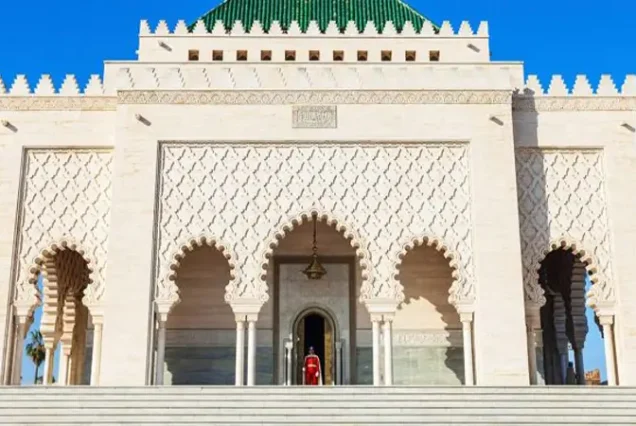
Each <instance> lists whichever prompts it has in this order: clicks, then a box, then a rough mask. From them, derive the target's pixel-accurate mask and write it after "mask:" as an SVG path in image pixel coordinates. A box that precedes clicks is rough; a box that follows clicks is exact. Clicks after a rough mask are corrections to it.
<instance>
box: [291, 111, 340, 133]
mask: <svg viewBox="0 0 636 426" xmlns="http://www.w3.org/2000/svg"><path fill="white" fill-rule="evenodd" d="M292 127H293V128H295V129H335V128H336V127H338V107H337V106H335V105H326V106H323V105H319V106H306V105H298V106H293V107H292Z"/></svg>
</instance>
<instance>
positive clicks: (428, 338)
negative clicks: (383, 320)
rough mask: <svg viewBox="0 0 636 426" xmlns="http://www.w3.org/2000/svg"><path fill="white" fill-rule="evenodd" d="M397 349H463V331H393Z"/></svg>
mask: <svg viewBox="0 0 636 426" xmlns="http://www.w3.org/2000/svg"><path fill="white" fill-rule="evenodd" d="M393 344H394V345H395V346H397V347H437V348H439V347H462V344H463V334H462V330H393Z"/></svg>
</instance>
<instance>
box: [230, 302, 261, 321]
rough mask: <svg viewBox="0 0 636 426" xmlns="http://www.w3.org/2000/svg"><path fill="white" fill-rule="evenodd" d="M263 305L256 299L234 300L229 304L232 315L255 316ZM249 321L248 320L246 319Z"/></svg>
mask: <svg viewBox="0 0 636 426" xmlns="http://www.w3.org/2000/svg"><path fill="white" fill-rule="evenodd" d="M262 306H263V303H262V302H261V301H260V300H258V299H234V300H232V302H231V303H230V307H231V308H232V311H233V312H234V315H237V316H238V315H244V316H249V315H256V316H258V313H259V312H260V311H261V307H262ZM248 321H249V319H248Z"/></svg>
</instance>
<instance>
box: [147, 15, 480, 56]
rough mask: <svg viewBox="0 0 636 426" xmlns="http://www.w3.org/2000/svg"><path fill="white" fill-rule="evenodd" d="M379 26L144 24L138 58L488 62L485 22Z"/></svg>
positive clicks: (275, 22) (330, 24) (333, 22)
mask: <svg viewBox="0 0 636 426" xmlns="http://www.w3.org/2000/svg"><path fill="white" fill-rule="evenodd" d="M382 24H383V25H382V26H380V25H379V24H378V23H377V22H374V21H368V22H366V23H365V24H364V25H361V23H356V22H354V21H348V22H347V24H346V25H345V26H339V25H338V24H337V23H336V22H335V21H331V22H328V23H327V25H325V23H324V22H323V23H322V25H321V24H320V23H318V22H317V21H310V22H309V23H308V24H307V23H305V25H304V26H302V25H301V24H300V23H299V22H297V21H291V22H290V23H289V25H282V24H281V23H280V22H279V21H272V22H271V23H269V25H268V26H267V27H265V26H264V25H262V24H261V22H259V21H253V22H250V23H249V26H248V25H246V24H245V23H243V22H241V21H234V23H233V24H232V25H231V26H228V25H227V23H226V22H224V21H220V20H217V21H214V22H208V23H204V22H203V21H202V20H200V21H198V22H196V23H195V24H194V25H191V26H188V25H186V23H185V22H184V21H178V23H177V24H176V25H174V26H170V25H168V23H167V22H166V21H164V20H162V21H159V23H158V24H157V25H155V26H154V29H153V28H152V27H151V25H150V24H149V23H148V21H145V20H144V21H141V25H140V31H139V40H140V48H139V52H138V54H139V60H140V61H143V62H188V61H200V62H217V61H223V62H239V61H247V62H270V61H271V62H289V61H290V59H289V58H290V52H293V56H294V59H292V60H291V61H296V62H312V61H318V62H345V63H347V62H349V63H350V62H370V63H375V62H447V63H466V62H490V50H489V34H488V23H487V22H481V23H480V24H479V25H478V27H476V29H474V28H473V26H471V24H470V23H469V22H468V21H464V22H462V23H461V24H459V26H457V27H455V28H454V27H453V25H452V24H451V23H450V22H449V21H445V22H444V23H443V24H442V25H441V26H439V27H437V26H434V25H433V24H432V23H431V22H430V21H424V22H423V23H420V24H419V25H414V24H413V23H412V22H411V21H406V22H404V23H403V25H400V26H397V25H394V23H393V22H392V21H386V22H383V23H382ZM383 40H386V41H389V40H391V42H390V43H389V44H385V43H382V41H383ZM360 52H364V55H362V56H361V54H360Z"/></svg>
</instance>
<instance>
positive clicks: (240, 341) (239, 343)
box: [234, 315, 245, 386]
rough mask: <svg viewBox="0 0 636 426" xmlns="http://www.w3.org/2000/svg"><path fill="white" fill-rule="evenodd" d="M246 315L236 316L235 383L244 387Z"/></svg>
mask: <svg viewBox="0 0 636 426" xmlns="http://www.w3.org/2000/svg"><path fill="white" fill-rule="evenodd" d="M244 351H245V315H237V316H236V368H235V371H234V382H235V385H236V386H243V385H244V384H245V381H244V379H243V371H244V369H245V356H244Z"/></svg>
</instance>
